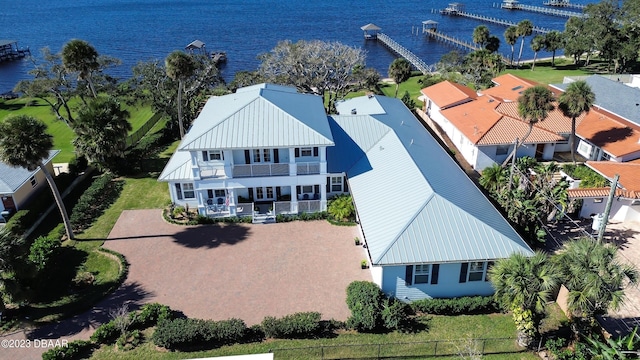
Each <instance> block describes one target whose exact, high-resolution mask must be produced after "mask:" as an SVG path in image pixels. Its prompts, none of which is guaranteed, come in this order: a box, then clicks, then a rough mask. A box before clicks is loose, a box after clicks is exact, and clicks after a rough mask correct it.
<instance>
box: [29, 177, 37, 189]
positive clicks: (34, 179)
mask: <svg viewBox="0 0 640 360" xmlns="http://www.w3.org/2000/svg"><path fill="white" fill-rule="evenodd" d="M29 181H31V187H36V186H38V179H36V177H35V176H32V177H31V179H29Z"/></svg>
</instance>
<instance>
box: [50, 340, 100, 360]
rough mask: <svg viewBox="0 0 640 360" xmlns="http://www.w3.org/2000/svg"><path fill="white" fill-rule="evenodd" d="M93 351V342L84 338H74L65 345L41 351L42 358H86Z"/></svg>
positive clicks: (73, 359) (67, 359) (71, 359)
mask: <svg viewBox="0 0 640 360" xmlns="http://www.w3.org/2000/svg"><path fill="white" fill-rule="evenodd" d="M92 351H93V343H91V341H86V340H75V341H71V342H70V343H68V344H67V345H66V346H56V347H54V348H53V349H50V350H47V351H45V352H44V353H42V359H43V360H75V359H86V358H88V357H89V356H90V355H91V352H92Z"/></svg>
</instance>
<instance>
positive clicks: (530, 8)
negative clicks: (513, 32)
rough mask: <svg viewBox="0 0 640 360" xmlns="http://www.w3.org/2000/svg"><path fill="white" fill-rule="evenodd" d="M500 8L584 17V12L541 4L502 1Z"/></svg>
mask: <svg viewBox="0 0 640 360" xmlns="http://www.w3.org/2000/svg"><path fill="white" fill-rule="evenodd" d="M500 8H502V9H507V10H524V11H530V12H535V13H539V14H546V15H553V16H560V17H581V18H583V17H585V16H586V15H585V14H582V13H579V12H575V11H567V10H559V9H555V8H548V7H541V6H531V5H523V4H517V3H512V2H507V3H502V4H501V5H500Z"/></svg>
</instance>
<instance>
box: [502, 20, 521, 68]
mask: <svg viewBox="0 0 640 360" xmlns="http://www.w3.org/2000/svg"><path fill="white" fill-rule="evenodd" d="M504 41H505V42H506V43H507V44H509V46H511V65H513V53H514V52H515V49H514V48H513V46H514V45H515V44H516V42H517V41H518V27H517V26H509V27H508V28H507V30H505V31H504Z"/></svg>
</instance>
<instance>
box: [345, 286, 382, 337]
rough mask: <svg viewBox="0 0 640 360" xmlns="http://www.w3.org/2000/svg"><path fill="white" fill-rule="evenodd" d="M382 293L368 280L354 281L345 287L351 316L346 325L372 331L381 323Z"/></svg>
mask: <svg viewBox="0 0 640 360" xmlns="http://www.w3.org/2000/svg"><path fill="white" fill-rule="evenodd" d="M383 300H384V294H383V293H382V291H381V290H380V288H379V287H378V285H376V284H374V283H372V282H370V281H354V282H352V283H351V284H349V286H348V287H347V306H348V307H349V310H351V317H350V318H349V319H348V320H347V326H348V327H350V328H353V329H356V330H358V331H374V330H376V329H377V328H379V326H380V325H381V316H382V314H381V312H382V302H383Z"/></svg>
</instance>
